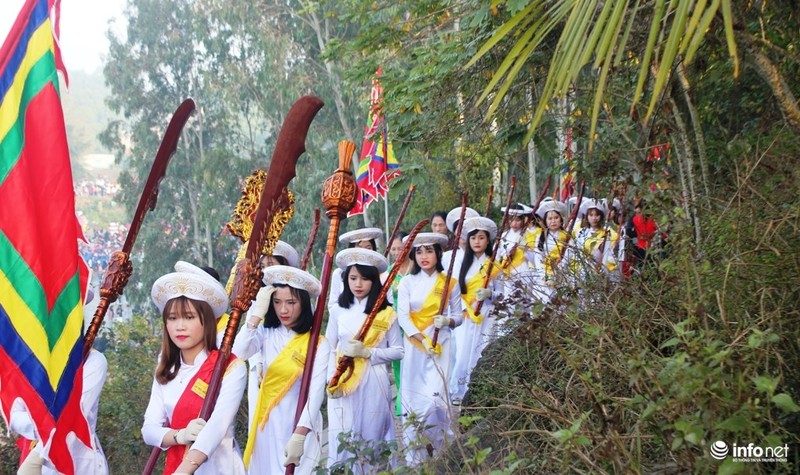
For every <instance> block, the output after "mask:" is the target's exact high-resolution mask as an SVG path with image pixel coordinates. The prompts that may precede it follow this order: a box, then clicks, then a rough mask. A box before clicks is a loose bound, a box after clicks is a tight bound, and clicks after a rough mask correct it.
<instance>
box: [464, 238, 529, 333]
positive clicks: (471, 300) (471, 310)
mask: <svg viewBox="0 0 800 475" xmlns="http://www.w3.org/2000/svg"><path fill="white" fill-rule="evenodd" d="M520 254H521V253H520ZM487 267H489V261H486V262H484V263H483V265H482V266H481V268H480V270H479V271H478V272H476V273H475V275H473V276H472V277H470V278H469V280H468V281H467V293H465V294H461V299H462V300H464V302H465V303H466V304H467V311H466V315H467V318H469V319H470V320H471V321H472V322H473V323H475V325H480V324H481V323H483V314H481V315H475V305H476V301H477V299H476V295H475V294H476V293H477V292H478V289H482V288H483V279H484V278H485V277H486V269H487ZM499 273H500V268H499V267H498V266H494V267H492V275H491V277H489V281H490V282H491V281H492V279H494V278H495V277H497V275H498V274H499Z"/></svg>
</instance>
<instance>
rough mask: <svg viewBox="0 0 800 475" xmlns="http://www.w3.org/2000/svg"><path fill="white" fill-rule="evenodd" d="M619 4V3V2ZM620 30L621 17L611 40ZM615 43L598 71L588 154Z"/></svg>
mask: <svg viewBox="0 0 800 475" xmlns="http://www.w3.org/2000/svg"><path fill="white" fill-rule="evenodd" d="M620 3H621V2H620ZM621 29H622V21H621V17H620V18H617V24H616V29H615V30H614V35H613V37H612V38H613V39H614V40H616V38H619V32H620V30H621ZM615 46H616V41H613V42H612V44H611V45H610V47H608V48H607V49H606V51H607V52H606V57H605V60H604V61H603V69H602V70H601V71H600V78H599V79H598V81H597V91H596V92H595V95H594V104H592V121H591V127H590V128H589V153H592V150H594V141H595V132H596V131H597V118H598V117H599V115H600V109H601V105H602V102H603V97H604V96H605V90H606V83H607V79H608V71H609V70H610V69H611V63H612V61H611V59H612V57H613V56H614V47H615Z"/></svg>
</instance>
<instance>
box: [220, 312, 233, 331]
mask: <svg viewBox="0 0 800 475" xmlns="http://www.w3.org/2000/svg"><path fill="white" fill-rule="evenodd" d="M230 319H231V316H230V314H227V313H223V314H222V316H221V317H219V318H218V319H217V333H219V332H224V331H225V329H226V328H228V320H230Z"/></svg>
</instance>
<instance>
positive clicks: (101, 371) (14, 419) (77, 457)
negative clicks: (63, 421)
mask: <svg viewBox="0 0 800 475" xmlns="http://www.w3.org/2000/svg"><path fill="white" fill-rule="evenodd" d="M107 370H108V362H107V361H106V357H105V356H104V355H103V354H102V353H100V352H99V351H97V350H92V351H91V353H89V357H88V358H87V359H86V363H84V365H83V391H82V393H81V410H82V411H83V415H84V416H85V417H86V422H88V423H89V431H90V433H91V435H92V445H93V447H91V448H90V447H86V446H85V445H83V442H81V441H80V440H77V439H76V438H75V437H74V436H68V437H67V445H68V447H69V451H70V454H71V455H72V460H73V462H74V467H75V473H77V474H80V475H104V474H107V473H108V463H107V462H106V457H105V454H103V448H102V447H101V446H100V440H99V439H98V438H97V432H96V426H97V407H98V404H99V403H100V393H101V392H102V391H103V385H104V384H105V382H106V375H107ZM8 428H9V429H10V430H11V431H13V432H16V433H17V434H19V435H21V436H22V437H25V438H26V439H30V440H39V437H38V434H37V433H36V428H35V426H34V424H33V419H31V416H30V413H29V412H28V409H27V407H26V406H25V404H24V403H23V402H22V400H21V399H15V400H14V403H13V404H12V406H11V411H10V414H9V421H8ZM33 450H34V451H36V452H37V453H38V454H39V455H40V456H42V458H43V459H44V466H43V467H42V474H43V475H51V474H52V475H56V474H58V473H59V472H58V471H56V470H55V468H54V467H53V465H52V464H51V463H50V462H49V461H48V460H47V455H46V454H45V447H42V444H41V443H37V444H36V447H34V449H33Z"/></svg>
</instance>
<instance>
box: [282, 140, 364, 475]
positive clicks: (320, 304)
mask: <svg viewBox="0 0 800 475" xmlns="http://www.w3.org/2000/svg"><path fill="white" fill-rule="evenodd" d="M355 149H356V145H355V144H354V143H353V142H349V141H346V140H343V141H341V142H339V168H338V169H337V170H336V171H335V172H334V174H333V175H331V176H330V177H328V179H327V180H325V184H324V185H323V187H322V204H323V206H325V214H326V215H327V216H328V218H330V220H331V225H330V228H329V229H328V241H327V243H326V245H325V257H324V258H323V260H322V274H321V275H320V283H321V284H322V290H321V292H320V295H319V298H318V299H317V307H316V309H315V311H314V322H313V323H312V324H311V330H310V331H311V338H310V339H309V342H308V352H307V353H306V361H305V366H304V367H303V377H302V380H301V382H300V397H299V398H298V400H297V409H296V410H295V413H294V426H293V427H294V429H297V423H298V422H299V421H300V416H301V415H302V413H303V408H304V407H305V405H306V402H307V401H308V392H309V390H310V389H311V376H312V374H313V372H314V359H315V358H316V356H317V341H318V340H319V335H320V332H321V331H322V317H323V315H324V314H325V307H326V305H325V303H326V302H327V300H328V288H329V286H330V281H331V270H332V267H333V256H334V254H335V253H336V240H337V237H338V236H339V224H340V223H341V220H343V219H345V218H346V217H347V212H348V211H350V210H351V209H353V206H355V204H356V191H357V190H358V187H357V186H356V181H355V179H354V178H353V173H352V172H351V171H350V161H351V160H352V158H353V152H354V151H355ZM294 429H293V430H292V432H294ZM293 473H294V464H290V465H289V466H287V467H286V474H287V475H289V474H293Z"/></svg>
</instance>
